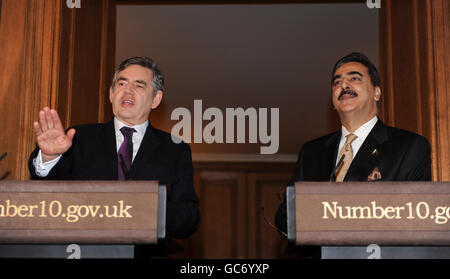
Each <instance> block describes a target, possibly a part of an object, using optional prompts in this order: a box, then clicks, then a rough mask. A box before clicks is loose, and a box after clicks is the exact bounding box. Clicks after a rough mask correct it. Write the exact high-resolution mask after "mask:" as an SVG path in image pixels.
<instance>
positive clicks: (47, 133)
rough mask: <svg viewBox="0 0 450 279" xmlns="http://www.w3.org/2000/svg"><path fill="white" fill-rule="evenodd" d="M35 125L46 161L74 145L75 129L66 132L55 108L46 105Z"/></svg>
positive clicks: (37, 137)
mask: <svg viewBox="0 0 450 279" xmlns="http://www.w3.org/2000/svg"><path fill="white" fill-rule="evenodd" d="M33 127H34V130H35V132H36V141H37V144H38V146H39V148H40V149H41V153H42V161H43V162H44V163H45V162H48V161H50V160H53V159H55V158H57V157H58V156H59V155H61V154H63V153H64V152H66V151H67V150H69V148H70V147H71V146H72V140H73V137H74V135H75V129H73V128H72V129H69V131H67V134H66V133H65V132H64V128H63V126H62V123H61V119H60V118H59V115H58V113H57V112H56V110H54V109H49V108H48V107H44V109H43V110H41V111H39V122H37V121H36V122H34V123H33Z"/></svg>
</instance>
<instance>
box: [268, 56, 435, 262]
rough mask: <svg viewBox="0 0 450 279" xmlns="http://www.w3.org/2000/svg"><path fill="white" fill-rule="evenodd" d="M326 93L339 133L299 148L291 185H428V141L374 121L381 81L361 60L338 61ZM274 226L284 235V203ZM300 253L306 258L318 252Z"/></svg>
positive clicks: (344, 59)
mask: <svg viewBox="0 0 450 279" xmlns="http://www.w3.org/2000/svg"><path fill="white" fill-rule="evenodd" d="M331 88H332V101H333V106H334V108H335V110H336V111H337V113H338V115H339V118H340V121H341V124H342V127H341V130H340V131H337V132H334V133H332V134H329V135H326V136H323V137H320V138H318V139H314V140H312V141H309V142H307V143H305V144H304V145H303V147H302V148H301V151H300V153H299V155H298V160H297V167H296V170H295V174H294V177H293V179H292V181H291V183H290V185H293V184H294V183H295V182H296V181H336V182H342V181H375V180H378V181H415V180H426V181H429V180H431V160H430V145H429V143H428V141H427V140H426V139H425V138H424V137H422V136H420V135H417V134H414V133H412V132H408V131H405V130H401V129H397V128H393V127H388V126H386V125H384V124H383V122H382V121H381V120H380V119H378V117H377V113H378V106H377V103H378V102H379V100H380V96H381V89H380V77H379V74H378V71H377V69H376V68H375V66H374V65H373V64H372V63H371V62H370V60H369V59H368V58H367V57H366V56H365V55H363V54H361V53H351V54H349V55H347V56H345V57H343V58H341V59H340V60H339V61H338V62H337V63H336V64H335V66H334V69H333V71H332V78H331ZM275 224H276V226H277V227H278V228H279V229H280V230H282V231H286V203H285V200H284V201H283V202H282V203H281V204H280V206H279V208H278V210H277V213H276V215H275ZM300 249H301V248H300ZM304 251H307V253H306V254H311V252H312V251H315V252H317V249H311V247H308V248H305V249H304ZM314 254H315V255H317V253H314Z"/></svg>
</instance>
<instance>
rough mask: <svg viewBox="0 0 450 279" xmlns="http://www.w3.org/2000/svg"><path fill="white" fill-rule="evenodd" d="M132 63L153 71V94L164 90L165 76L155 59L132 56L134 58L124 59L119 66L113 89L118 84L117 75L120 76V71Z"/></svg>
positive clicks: (115, 74)
mask: <svg viewBox="0 0 450 279" xmlns="http://www.w3.org/2000/svg"><path fill="white" fill-rule="evenodd" d="M131 65H139V66H142V67H145V68H147V69H150V70H151V71H152V73H153V80H152V86H153V95H155V94H156V92H157V91H158V90H161V91H164V76H163V74H162V73H161V71H160V70H159V69H158V66H157V65H156V63H155V61H153V60H152V59H151V58H148V57H132V58H128V59H126V60H124V61H122V62H121V63H120V64H119V65H118V66H117V68H116V71H115V73H114V77H113V81H112V88H113V90H114V86H115V85H116V82H117V77H118V75H119V73H120V72H121V71H123V70H125V69H126V68H127V67H128V66H131Z"/></svg>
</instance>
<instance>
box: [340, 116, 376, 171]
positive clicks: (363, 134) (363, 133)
mask: <svg viewBox="0 0 450 279" xmlns="http://www.w3.org/2000/svg"><path fill="white" fill-rule="evenodd" d="M377 121H378V117H377V116H376V115H375V116H374V117H373V118H372V119H370V120H369V121H367V122H366V123H364V124H363V125H362V126H361V127H359V128H358V129H357V130H356V131H355V132H353V134H355V135H356V136H357V138H356V139H355V140H354V141H353V142H352V149H353V158H355V156H356V154H357V153H358V150H359V149H360V148H361V145H362V144H363V143H364V141H365V140H366V138H367V136H368V135H369V133H370V131H372V129H373V127H374V126H375V124H377ZM341 132H342V133H341V134H342V135H341V141H340V142H339V149H338V153H337V154H338V155H337V156H339V152H340V151H341V149H342V147H344V144H345V141H346V140H347V137H346V136H347V135H348V134H350V132H349V131H347V129H346V128H345V127H344V126H342V127H341ZM353 158H352V159H353ZM337 163H338V158H337V157H336V165H337Z"/></svg>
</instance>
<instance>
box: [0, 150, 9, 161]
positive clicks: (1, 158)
mask: <svg viewBox="0 0 450 279" xmlns="http://www.w3.org/2000/svg"><path fill="white" fill-rule="evenodd" d="M6 155H8V152H5V153H3V154H2V156H0V161H1V160H3V158H5V157H6Z"/></svg>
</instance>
